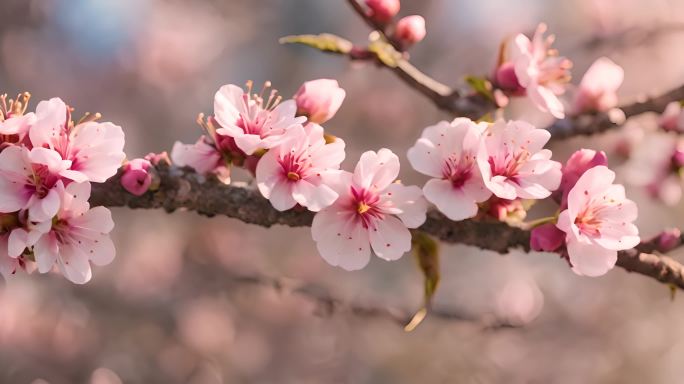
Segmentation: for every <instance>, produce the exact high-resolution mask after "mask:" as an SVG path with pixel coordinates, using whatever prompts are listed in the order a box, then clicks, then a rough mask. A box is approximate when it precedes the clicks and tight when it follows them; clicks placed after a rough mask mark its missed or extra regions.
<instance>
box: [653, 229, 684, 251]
mask: <svg viewBox="0 0 684 384" xmlns="http://www.w3.org/2000/svg"><path fill="white" fill-rule="evenodd" d="M681 236H682V232H681V231H680V230H679V229H678V228H669V229H666V230H664V231H663V232H662V233H661V234H660V235H659V236H658V240H657V243H658V251H660V252H663V253H665V252H669V251H671V250H672V249H674V248H675V247H677V246H678V245H679V244H680V243H681Z"/></svg>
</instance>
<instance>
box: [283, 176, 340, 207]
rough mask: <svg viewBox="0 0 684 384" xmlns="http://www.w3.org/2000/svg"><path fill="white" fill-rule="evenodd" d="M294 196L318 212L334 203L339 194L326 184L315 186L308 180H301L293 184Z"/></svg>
mask: <svg viewBox="0 0 684 384" xmlns="http://www.w3.org/2000/svg"><path fill="white" fill-rule="evenodd" d="M292 197H293V198H294V199H295V201H296V202H297V203H299V204H300V205H302V206H304V207H307V208H308V209H309V210H310V211H313V212H318V211H320V210H321V209H323V208H325V207H328V206H330V204H332V203H334V202H335V200H337V197H338V194H337V192H335V191H334V190H332V188H330V187H328V186H327V185H325V184H321V185H318V186H315V185H313V184H311V183H309V182H308V181H306V180H299V181H297V182H296V183H294V185H293V189H292Z"/></svg>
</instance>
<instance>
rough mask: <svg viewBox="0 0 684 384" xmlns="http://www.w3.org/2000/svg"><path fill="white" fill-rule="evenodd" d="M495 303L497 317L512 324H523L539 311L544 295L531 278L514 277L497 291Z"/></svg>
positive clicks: (534, 316)
mask: <svg viewBox="0 0 684 384" xmlns="http://www.w3.org/2000/svg"><path fill="white" fill-rule="evenodd" d="M496 303H497V307H496V314H497V317H499V318H501V319H505V320H506V321H507V322H509V323H510V324H512V325H525V324H527V323H529V322H531V321H532V320H534V319H535V318H537V316H539V314H540V313H541V310H542V308H543V306H544V295H543V294H542V292H541V291H540V290H539V287H538V286H537V284H536V283H535V282H534V281H533V280H527V279H514V280H511V281H509V282H507V283H506V285H505V286H504V287H503V288H502V289H501V290H500V291H499V293H498V294H497V299H496Z"/></svg>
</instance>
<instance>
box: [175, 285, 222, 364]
mask: <svg viewBox="0 0 684 384" xmlns="http://www.w3.org/2000/svg"><path fill="white" fill-rule="evenodd" d="M176 318H177V322H178V332H179V335H180V338H181V340H183V341H184V342H185V344H187V345H188V346H190V347H192V348H194V349H195V350H197V351H198V352H200V353H204V354H216V353H225V352H228V351H229V350H230V349H231V348H232V343H233V340H234V339H235V328H234V327H233V321H232V319H231V315H230V311H229V309H228V307H227V306H226V304H225V303H224V302H222V301H219V300H216V299H207V298H199V299H196V300H192V301H190V302H189V303H186V304H185V305H183V306H181V307H180V308H179V310H178V313H177V314H176Z"/></svg>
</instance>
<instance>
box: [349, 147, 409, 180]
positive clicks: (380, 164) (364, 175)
mask: <svg viewBox="0 0 684 384" xmlns="http://www.w3.org/2000/svg"><path fill="white" fill-rule="evenodd" d="M398 175H399V158H398V157H397V155H395V154H394V153H392V151H390V150H389V149H386V148H382V149H381V150H379V151H378V152H377V153H375V152H373V151H368V152H365V153H364V154H362V155H361V159H359V162H358V164H357V165H356V168H355V169H354V176H353V182H354V184H355V185H357V186H360V187H363V188H371V187H372V188H375V189H376V190H383V189H385V188H386V187H387V186H388V185H390V184H391V183H392V182H393V181H394V180H396V178H397V176H398Z"/></svg>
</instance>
